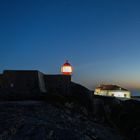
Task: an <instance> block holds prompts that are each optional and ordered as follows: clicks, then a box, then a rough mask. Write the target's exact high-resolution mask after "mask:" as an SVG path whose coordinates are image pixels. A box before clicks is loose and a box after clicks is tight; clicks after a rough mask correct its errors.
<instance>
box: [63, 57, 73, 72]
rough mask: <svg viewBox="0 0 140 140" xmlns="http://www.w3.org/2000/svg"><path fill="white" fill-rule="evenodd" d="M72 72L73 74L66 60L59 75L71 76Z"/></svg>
mask: <svg viewBox="0 0 140 140" xmlns="http://www.w3.org/2000/svg"><path fill="white" fill-rule="evenodd" d="M72 72H73V68H72V66H71V64H70V63H69V62H68V60H67V61H66V62H65V63H64V64H63V65H62V67H61V73H62V74H63V75H72Z"/></svg>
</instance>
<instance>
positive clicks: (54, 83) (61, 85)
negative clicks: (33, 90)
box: [44, 75, 71, 94]
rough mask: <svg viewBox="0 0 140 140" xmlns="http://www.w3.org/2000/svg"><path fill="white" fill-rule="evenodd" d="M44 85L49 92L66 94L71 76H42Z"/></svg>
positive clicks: (68, 90)
mask: <svg viewBox="0 0 140 140" xmlns="http://www.w3.org/2000/svg"><path fill="white" fill-rule="evenodd" d="M44 79H45V85H46V88H47V90H48V91H49V92H52V93H53V92H57V93H61V94H68V93H69V92H70V87H71V76H68V75H44Z"/></svg>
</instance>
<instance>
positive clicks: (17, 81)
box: [3, 71, 43, 93]
mask: <svg viewBox="0 0 140 140" xmlns="http://www.w3.org/2000/svg"><path fill="white" fill-rule="evenodd" d="M38 75H39V74H38V71H4V75H3V77H4V88H5V89H6V90H8V91H12V92H15V93H17V92H23V93H24V92H29V93H30V92H39V91H41V90H42V89H43V87H41V88H40V84H41V83H40V84H39V82H41V78H40V79H39V76H38Z"/></svg>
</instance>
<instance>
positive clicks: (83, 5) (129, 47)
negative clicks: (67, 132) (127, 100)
mask: <svg viewBox="0 0 140 140" xmlns="http://www.w3.org/2000/svg"><path fill="white" fill-rule="evenodd" d="M66 59H68V60H69V62H70V63H71V64H72V65H73V67H74V73H73V81H75V82H78V83H81V84H83V85H85V86H87V87H88V88H90V89H93V88H94V87H96V86H97V85H99V84H101V83H106V84H108V83H111V84H118V85H121V86H123V87H125V88H129V89H140V1H139V0H0V72H2V71H3V70H4V69H38V70H40V71H42V72H44V73H48V74H56V73H60V66H61V65H62V64H63V63H64V62H65V60H66Z"/></svg>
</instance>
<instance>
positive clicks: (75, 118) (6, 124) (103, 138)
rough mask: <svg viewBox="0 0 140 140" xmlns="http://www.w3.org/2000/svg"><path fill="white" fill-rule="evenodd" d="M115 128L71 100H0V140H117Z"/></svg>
mask: <svg viewBox="0 0 140 140" xmlns="http://www.w3.org/2000/svg"><path fill="white" fill-rule="evenodd" d="M121 139H122V137H121V136H120V135H119V134H118V133H117V132H116V130H115V129H113V128H111V127H109V126H107V125H103V124H99V123H95V122H94V121H93V120H92V119H90V118H89V117H88V116H87V112H86V110H84V109H80V108H79V109H78V110H77V109H76V108H75V107H74V106H73V104H72V103H65V104H64V105H62V104H58V103H57V104H50V103H47V102H43V101H42V102H41V101H5V102H2V101H1V102H0V140H121Z"/></svg>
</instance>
